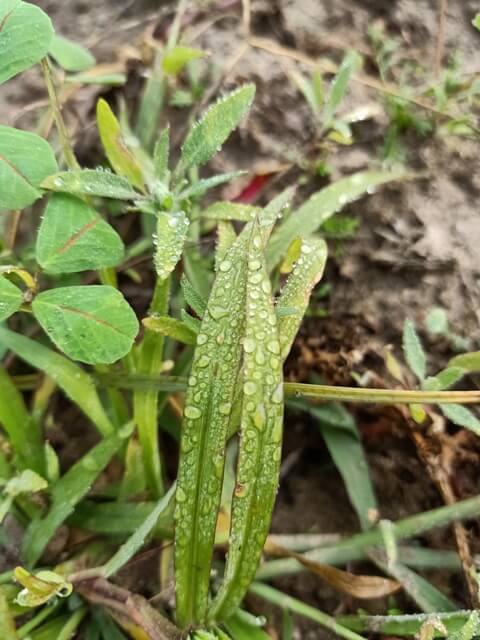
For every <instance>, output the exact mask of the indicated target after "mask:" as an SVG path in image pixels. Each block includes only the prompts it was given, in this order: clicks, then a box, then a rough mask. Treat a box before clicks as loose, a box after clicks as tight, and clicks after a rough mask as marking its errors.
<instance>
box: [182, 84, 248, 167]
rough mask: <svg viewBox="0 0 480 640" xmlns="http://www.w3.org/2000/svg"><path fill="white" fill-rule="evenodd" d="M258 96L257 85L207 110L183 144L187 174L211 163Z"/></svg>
mask: <svg viewBox="0 0 480 640" xmlns="http://www.w3.org/2000/svg"><path fill="white" fill-rule="evenodd" d="M254 95H255V85H253V84H246V85H244V86H243V87H240V88H239V89H237V90H236V91H233V92H232V93H230V94H228V95H227V96H225V97H224V98H222V99H220V100H219V101H218V102H216V103H215V104H214V105H212V106H211V107H210V108H209V109H208V110H207V112H206V113H205V115H204V116H203V118H202V119H201V120H200V122H198V123H196V124H195V125H194V126H193V128H192V129H191V130H190V133H189V134H188V136H187V138H186V140H185V142H184V144H183V147H182V159H181V164H182V167H183V169H184V170H186V169H188V168H189V167H192V166H199V165H202V164H205V163H206V162H208V160H210V158H211V157H212V156H213V155H214V154H215V153H216V152H217V151H218V150H219V149H220V147H221V146H222V144H223V143H224V142H225V140H226V139H227V138H228V136H229V135H230V134H231V133H232V131H233V130H234V129H235V127H237V126H238V124H239V122H240V120H241V119H242V118H243V116H244V115H245V114H246V113H247V111H248V110H249V109H250V106H251V104H252V102H253V98H254Z"/></svg>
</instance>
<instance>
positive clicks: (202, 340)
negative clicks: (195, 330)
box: [197, 333, 208, 345]
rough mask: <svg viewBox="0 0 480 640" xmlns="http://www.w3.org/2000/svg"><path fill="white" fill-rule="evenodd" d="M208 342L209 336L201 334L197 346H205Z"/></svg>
mask: <svg viewBox="0 0 480 640" xmlns="http://www.w3.org/2000/svg"><path fill="white" fill-rule="evenodd" d="M207 340H208V336H207V335H206V334H205V333H199V334H198V336H197V344H199V345H202V344H205V343H206V342H207Z"/></svg>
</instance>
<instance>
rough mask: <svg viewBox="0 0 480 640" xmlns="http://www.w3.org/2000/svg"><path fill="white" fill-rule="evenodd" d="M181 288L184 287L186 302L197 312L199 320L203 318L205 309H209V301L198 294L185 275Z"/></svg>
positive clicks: (181, 281)
mask: <svg viewBox="0 0 480 640" xmlns="http://www.w3.org/2000/svg"><path fill="white" fill-rule="evenodd" d="M180 286H181V287H182V293H183V297H184V298H185V302H186V303H187V304H188V306H189V307H191V308H192V309H193V310H194V311H195V313H196V314H197V316H198V317H199V318H203V316H204V314H205V309H206V308H207V301H206V300H205V298H203V297H202V296H201V295H200V293H198V291H197V290H196V289H195V287H194V286H193V285H192V283H191V282H190V280H189V279H188V278H187V277H186V275H185V274H182V277H181V279H180Z"/></svg>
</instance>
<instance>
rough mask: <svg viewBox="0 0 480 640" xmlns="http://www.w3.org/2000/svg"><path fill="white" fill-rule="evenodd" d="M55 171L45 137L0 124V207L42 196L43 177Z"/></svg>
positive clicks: (13, 206)
mask: <svg viewBox="0 0 480 640" xmlns="http://www.w3.org/2000/svg"><path fill="white" fill-rule="evenodd" d="M0 56H1V53H0ZM0 59H1V58H0ZM0 64H1V63H0ZM56 171H58V166H57V161H56V160H55V156H54V155H53V150H52V148H51V147H50V145H49V144H48V142H47V141H46V140H44V139H43V138H40V136H37V135H36V134H35V133H29V132H28V131H21V130H20V129H14V128H12V127H4V126H0V211H2V210H8V209H23V208H24V207H28V205H30V204H32V202H35V200H37V199H38V198H40V197H41V196H42V192H41V191H40V189H39V187H40V185H41V183H42V181H43V180H44V179H45V178H46V177H47V176H49V175H51V174H52V173H55V172H56Z"/></svg>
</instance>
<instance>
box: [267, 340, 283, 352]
mask: <svg viewBox="0 0 480 640" xmlns="http://www.w3.org/2000/svg"><path fill="white" fill-rule="evenodd" d="M267 349H268V350H269V351H270V353H274V354H275V355H278V354H279V353H280V343H279V342H278V340H270V342H267Z"/></svg>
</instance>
